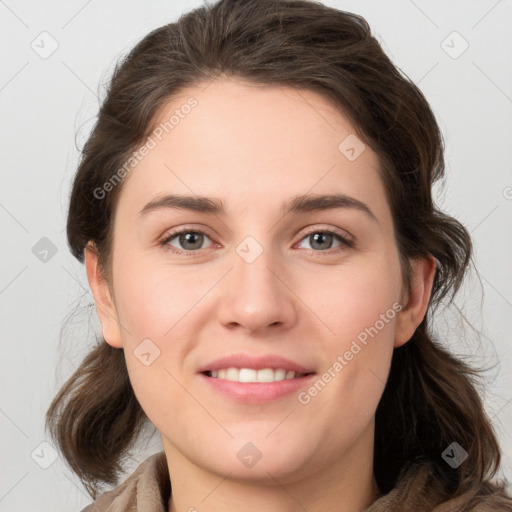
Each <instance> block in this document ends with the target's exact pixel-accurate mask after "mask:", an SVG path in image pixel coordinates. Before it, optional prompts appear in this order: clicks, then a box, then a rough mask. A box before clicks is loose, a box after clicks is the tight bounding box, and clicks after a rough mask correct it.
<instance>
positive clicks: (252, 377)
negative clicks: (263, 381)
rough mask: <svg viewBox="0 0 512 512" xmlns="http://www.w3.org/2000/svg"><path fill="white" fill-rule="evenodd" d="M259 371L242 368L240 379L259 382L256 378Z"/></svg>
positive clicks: (241, 380)
mask: <svg viewBox="0 0 512 512" xmlns="http://www.w3.org/2000/svg"><path fill="white" fill-rule="evenodd" d="M256 376H257V372H256V370H253V369H251V368H242V369H241V370H240V375H239V377H238V380H239V381H240V382H258V381H257V379H256Z"/></svg>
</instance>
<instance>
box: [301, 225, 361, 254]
mask: <svg viewBox="0 0 512 512" xmlns="http://www.w3.org/2000/svg"><path fill="white" fill-rule="evenodd" d="M303 240H306V241H308V242H309V245H310V246H309V248H308V247H306V249H309V250H312V251H314V252H323V251H327V250H329V249H331V248H332V247H333V242H335V241H338V246H337V247H338V248H339V249H338V250H343V249H345V248H347V247H353V246H354V242H353V240H350V239H348V238H346V237H345V236H342V235H341V234H340V233H337V232H336V231H331V230H320V229H316V230H314V231H311V232H310V233H308V234H307V235H306V236H305V237H303V238H302V239H301V242H302V241H303Z"/></svg>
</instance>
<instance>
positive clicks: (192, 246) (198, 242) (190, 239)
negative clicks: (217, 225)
mask: <svg viewBox="0 0 512 512" xmlns="http://www.w3.org/2000/svg"><path fill="white" fill-rule="evenodd" d="M205 238H207V239H209V240H210V237H209V236H208V235H207V234H206V233H204V232H203V231H199V230H192V229H182V230H181V231H176V232H174V233H170V234H169V235H168V236H166V237H165V238H164V239H163V240H162V241H161V242H160V245H163V246H165V247H167V248H168V247H169V246H170V247H172V248H173V249H171V250H172V251H173V252H175V253H177V254H186V253H191V255H193V253H194V251H198V250H199V249H204V247H202V245H203V242H204V240H205ZM174 239H176V242H175V243H176V244H178V246H176V245H175V243H172V241H173V240H174ZM181 249H184V250H181Z"/></svg>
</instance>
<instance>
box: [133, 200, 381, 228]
mask: <svg viewBox="0 0 512 512" xmlns="http://www.w3.org/2000/svg"><path fill="white" fill-rule="evenodd" d="M335 208H350V209H354V210H358V211H361V212H364V213H366V214H367V215H368V216H369V217H370V218H371V219H372V220H374V221H376V222H378V221H377V218H376V217H375V215H374V213H373V212H372V211H371V209H370V207H369V206H368V205H367V204H365V203H363V202H362V201H359V200H358V199H355V198H354V197H350V196H347V195H345V194H304V195H300V196H296V197H293V198H292V199H290V200H288V201H286V202H285V203H283V204H282V206H281V213H282V214H283V216H284V215H288V214H289V213H296V214H297V213H307V212H313V211H322V210H332V209H335ZM160 209H180V210H189V211H194V212H199V213H206V214H211V215H225V214H226V211H225V209H224V203H223V201H222V200H220V199H216V198H211V197H205V196H189V195H181V194H169V195H165V196H162V197H157V198H155V199H153V200H152V201H150V202H149V203H147V204H146V206H144V208H142V210H141V211H140V212H139V215H140V216H145V215H146V214H148V213H150V212H152V211H155V210H160Z"/></svg>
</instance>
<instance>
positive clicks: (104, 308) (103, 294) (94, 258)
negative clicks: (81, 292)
mask: <svg viewBox="0 0 512 512" xmlns="http://www.w3.org/2000/svg"><path fill="white" fill-rule="evenodd" d="M85 268H86V270H87V279H88V280H89V286H90V288H91V291H92V294H93V296H94V302H95V304H96V311H97V312H98V316H99V318H100V322H101V330H102V332H103V339H104V340H105V341H106V342H107V343H108V344H109V345H110V346H112V347H115V348H121V347H122V346H123V343H122V340H121V328H120V324H119V321H118V318H117V311H116V307H115V304H114V301H113V300H112V297H111V293H110V289H109V285H108V281H107V279H106V278H105V276H104V275H103V273H102V272H101V267H100V265H99V262H98V253H97V250H96V248H95V246H94V244H93V243H92V242H89V243H88V244H87V245H86V246H85Z"/></svg>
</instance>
